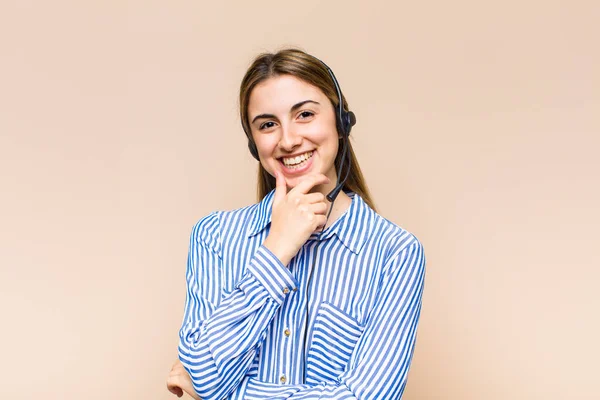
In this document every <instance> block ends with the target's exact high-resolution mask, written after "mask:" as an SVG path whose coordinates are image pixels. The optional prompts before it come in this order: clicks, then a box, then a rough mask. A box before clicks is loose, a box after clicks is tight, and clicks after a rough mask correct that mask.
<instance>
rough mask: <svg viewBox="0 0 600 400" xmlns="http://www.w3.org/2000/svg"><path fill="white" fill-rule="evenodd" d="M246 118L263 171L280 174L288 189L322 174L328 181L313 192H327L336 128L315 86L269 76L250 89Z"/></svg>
mask: <svg viewBox="0 0 600 400" xmlns="http://www.w3.org/2000/svg"><path fill="white" fill-rule="evenodd" d="M248 121H249V123H250V128H251V130H252V137H253V139H254V142H255V143H256V148H257V150H258V156H259V158H260V162H261V164H262V166H263V168H264V169H265V170H266V171H267V172H269V173H270V174H271V175H273V176H275V174H274V171H275V170H277V171H280V172H281V173H283V176H284V177H285V180H286V183H287V186H288V189H291V188H293V187H294V186H296V185H297V184H298V183H299V182H300V181H301V180H302V178H303V177H305V176H307V175H311V174H315V173H322V174H324V175H326V176H327V177H328V178H329V179H330V183H329V184H327V185H323V186H320V187H315V188H314V190H313V191H320V192H322V193H324V194H327V193H329V191H331V190H333V188H334V187H335V185H336V181H337V175H336V172H335V156H336V154H337V151H338V143H339V142H338V132H337V130H336V121H335V111H334V108H333V105H332V104H331V102H330V101H329V98H327V96H325V94H324V93H323V92H322V91H321V90H320V89H318V88H317V87H315V86H312V85H310V84H308V83H306V82H304V81H302V80H300V79H298V78H295V77H293V76H291V75H281V76H276V77H273V78H270V79H268V80H266V81H264V82H261V83H260V84H259V85H257V86H256V87H255V88H254V89H253V90H252V93H251V94H250V100H249V103H248Z"/></svg>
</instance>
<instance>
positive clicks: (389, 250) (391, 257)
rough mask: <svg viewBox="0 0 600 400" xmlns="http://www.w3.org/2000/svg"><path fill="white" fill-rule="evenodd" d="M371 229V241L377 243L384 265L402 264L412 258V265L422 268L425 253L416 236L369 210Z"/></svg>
mask: <svg viewBox="0 0 600 400" xmlns="http://www.w3.org/2000/svg"><path fill="white" fill-rule="evenodd" d="M369 213H370V214H371V222H372V227H373V237H372V238H371V240H375V241H379V242H380V244H381V246H382V250H383V254H384V259H385V260H386V264H397V263H398V262H399V261H400V262H401V263H404V262H405V261H407V260H406V259H407V258H411V257H412V258H414V260H413V261H414V263H415V264H418V265H420V266H421V267H423V268H424V266H425V252H424V247H423V244H422V243H421V241H420V240H419V239H418V238H417V236H416V235H415V234H414V233H412V232H410V231H408V230H407V229H405V228H404V227H402V226H400V225H398V224H396V223H394V222H392V221H390V220H389V219H387V218H385V217H383V216H382V215H380V214H379V213H377V212H375V211H374V210H372V209H371V208H369Z"/></svg>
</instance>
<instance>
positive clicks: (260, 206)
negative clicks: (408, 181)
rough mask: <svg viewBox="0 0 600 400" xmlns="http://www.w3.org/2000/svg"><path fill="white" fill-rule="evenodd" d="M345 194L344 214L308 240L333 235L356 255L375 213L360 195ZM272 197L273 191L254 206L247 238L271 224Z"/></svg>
mask: <svg viewBox="0 0 600 400" xmlns="http://www.w3.org/2000/svg"><path fill="white" fill-rule="evenodd" d="M346 194H347V195H348V196H350V198H351V199H352V203H351V204H350V207H349V208H348V209H347V210H346V212H345V213H344V214H342V216H340V218H338V219H337V220H336V221H335V223H334V224H333V225H331V226H330V227H329V228H327V229H325V231H324V232H322V233H320V234H313V235H311V237H310V238H311V239H318V240H324V239H327V238H329V237H331V236H332V235H334V234H335V235H336V236H337V237H338V239H339V240H340V241H341V242H342V243H343V244H344V245H345V246H346V247H347V248H348V249H349V250H351V251H352V252H353V253H355V254H358V253H359V252H360V250H361V249H362V247H363V245H364V244H365V242H366V240H367V234H368V231H369V229H368V228H369V227H370V226H371V224H372V221H373V217H374V213H375V211H373V210H372V209H371V208H370V207H369V206H368V205H367V203H365V201H364V200H363V198H362V197H360V195H358V194H356V193H354V192H346ZM274 195H275V189H273V190H272V191H271V192H269V193H268V194H267V195H266V196H265V197H264V198H263V199H262V200H261V201H260V202H259V203H257V204H256V205H255V208H254V211H253V215H251V217H250V223H249V224H248V228H247V230H246V233H247V236H248V237H252V236H254V235H257V234H258V233H260V232H262V230H264V229H265V228H266V227H267V226H268V225H269V224H270V223H271V209H272V206H273V197H274Z"/></svg>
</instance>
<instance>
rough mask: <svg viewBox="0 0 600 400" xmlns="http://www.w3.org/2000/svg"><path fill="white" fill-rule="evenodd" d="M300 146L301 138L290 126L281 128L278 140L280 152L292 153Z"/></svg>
mask: <svg viewBox="0 0 600 400" xmlns="http://www.w3.org/2000/svg"><path fill="white" fill-rule="evenodd" d="M301 144H302V136H300V135H299V134H298V133H297V132H296V130H295V129H294V128H293V127H292V126H289V125H288V126H282V129H281V138H279V147H280V148H281V149H282V150H284V151H286V152H292V151H294V149H295V148H297V147H298V146H300V145H301Z"/></svg>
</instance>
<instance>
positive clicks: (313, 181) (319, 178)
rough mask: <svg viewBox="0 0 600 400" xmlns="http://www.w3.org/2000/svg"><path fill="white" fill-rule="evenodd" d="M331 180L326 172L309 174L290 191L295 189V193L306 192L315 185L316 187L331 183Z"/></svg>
mask: <svg viewBox="0 0 600 400" xmlns="http://www.w3.org/2000/svg"><path fill="white" fill-rule="evenodd" d="M329 181H330V180H329V178H328V177H327V176H325V175H324V174H315V175H309V176H307V177H306V178H305V179H303V180H302V181H300V183H299V184H297V185H296V187H295V188H293V189H292V190H291V191H290V192H292V191H293V192H294V193H303V194H306V193H308V192H309V191H310V189H312V188H313V187H315V186H317V185H323V184H325V183H329Z"/></svg>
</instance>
